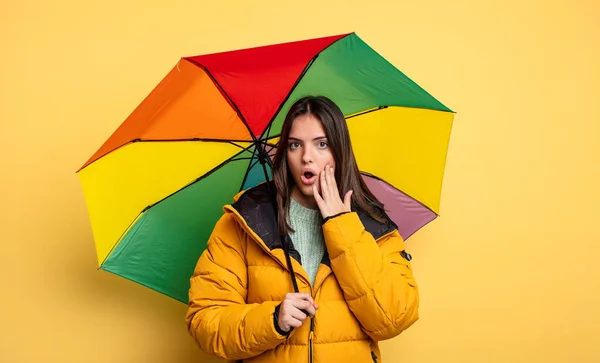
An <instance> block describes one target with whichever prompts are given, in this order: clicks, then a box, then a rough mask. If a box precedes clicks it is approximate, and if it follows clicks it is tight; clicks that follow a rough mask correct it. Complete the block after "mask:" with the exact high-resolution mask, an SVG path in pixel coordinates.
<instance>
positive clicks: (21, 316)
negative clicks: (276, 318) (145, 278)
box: [0, 0, 600, 363]
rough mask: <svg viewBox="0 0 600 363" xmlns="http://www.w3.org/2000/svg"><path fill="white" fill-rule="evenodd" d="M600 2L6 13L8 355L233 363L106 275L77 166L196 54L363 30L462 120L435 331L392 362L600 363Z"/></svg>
mask: <svg viewBox="0 0 600 363" xmlns="http://www.w3.org/2000/svg"><path fill="white" fill-rule="evenodd" d="M599 19H600V5H598V3H597V2H593V1H567V0H564V1H554V0H550V1H541V0H538V1H525V2H521V0H509V1H493V2H487V1H476V0H472V1H462V0H456V1H427V0H424V1H391V0H390V1H389V2H386V1H379V0H369V1H331V0H330V1H327V0H318V1H313V0H306V1H288V0H278V1H235V2H233V1H226V0H223V1H210V2H207V1H189V0H182V1H162V2H161V1H155V0H146V1H139V0H129V1H126V0H125V1H124V0H120V1H115V0H105V1H100V2H97V1H94V2H87V1H74V0H72V1H67V0H58V1H56V2H54V1H31V0H25V1H20V2H17V1H3V2H2V4H1V5H0V20H1V21H0V39H1V47H0V52H1V53H0V55H1V57H0V106H1V107H0V121H1V129H0V135H1V138H0V161H1V164H0V170H1V171H2V175H1V178H0V187H1V190H2V199H1V202H0V203H1V216H0V223H1V232H0V236H1V242H2V246H1V247H2V248H1V252H0V256H1V257H0V258H1V260H0V268H1V273H0V282H1V284H0V291H1V300H0V304H1V305H0V306H1V308H0V326H1V328H0V362H6V363H17V362H19V363H20V362H36V361H43V362H125V363H129V362H131V363H134V362H135V363H137V362H148V363H159V362H160V363H162V362H208V361H210V362H214V360H209V359H208V358H207V357H206V356H204V355H202V354H201V353H200V352H199V351H198V350H197V349H196V347H195V346H194V344H193V343H192V341H191V339H190V338H189V337H188V335H187V332H186V330H185V326H184V324H183V316H184V313H185V309H186V307H185V305H183V304H181V303H178V302H176V301H174V300H171V299H169V298H167V297H165V296H162V295H160V294H158V293H155V292H153V291H150V290H148V289H145V288H143V287H141V286H139V285H136V284H134V283H131V282H129V281H126V280H124V279H122V278H119V277H117V276H114V275H111V274H109V273H106V272H102V271H97V270H96V259H95V250H94V246H93V240H92V234H91V230H90V225H89V220H88V216H87V212H86V208H85V202H84V199H83V194H82V191H81V189H80V185H79V181H78V178H77V175H76V174H75V171H76V170H77V168H79V167H80V166H81V165H82V164H83V163H84V162H85V161H86V160H87V158H88V157H89V156H90V155H91V154H92V153H93V152H94V151H96V149H97V148H98V147H99V146H100V145H101V143H102V142H103V141H104V140H105V139H106V138H107V137H108V136H109V135H110V134H111V133H112V132H113V130H114V129H115V128H116V127H117V126H118V125H119V124H120V123H121V122H122V121H123V120H124V119H125V118H126V117H127V115H128V114H129V113H130V112H131V111H132V110H133V109H134V108H135V107H136V106H137V104H138V103H139V102H140V101H141V100H142V99H143V98H144V97H145V95H146V94H148V92H150V91H151V90H152V88H153V87H154V86H155V85H156V84H157V83H158V82H159V81H160V80H161V79H162V77H163V76H164V75H165V74H166V73H167V72H168V71H169V70H170V69H171V67H172V66H173V65H175V64H176V62H177V60H178V59H179V57H181V56H187V55H194V54H201V53H209V52H215V51H222V50H228V49H234V48H243V47H250V46H257V45H263V44H270V43H276V42H283V41H291V40H297V39H304V38H311V37H319V36H325V35H332V34H337V33H343V32H350V31H356V32H357V33H358V35H359V36H360V37H361V38H363V39H364V40H365V41H366V42H368V43H369V44H370V45H371V46H372V47H374V48H375V49H376V50H378V51H379V52H380V53H381V54H382V55H383V56H385V57H386V58H387V59H388V60H390V61H391V62H392V63H393V64H395V65H396V66H397V67H398V68H399V69H401V70H402V71H404V72H405V73H407V74H408V75H409V76H410V77H411V78H412V79H414V80H415V81H416V82H418V83H419V84H420V85H422V86H423V87H424V88H425V89H427V90H428V91H429V92H431V93H432V94H433V95H435V96H436V97H438V98H439V99H440V100H441V101H442V102H444V103H445V104H447V105H449V106H450V107H451V108H452V109H454V110H456V111H457V115H456V119H455V124H454V128H453V131H452V139H451V143H450V149H449V155H448V162H447V172H446V176H445V179H444V189H443V196H442V205H441V218H440V219H438V220H436V221H435V222H433V223H432V224H430V225H429V226H427V227H426V228H425V229H423V230H422V231H420V232H419V233H417V234H416V235H415V236H413V237H412V238H411V239H410V240H409V244H408V246H409V249H410V252H411V253H412V254H413V256H414V260H413V262H414V269H415V273H416V277H417V278H418V282H419V284H420V287H421V294H422V307H421V319H420V321H419V322H418V323H417V324H416V325H414V326H413V327H412V328H411V329H409V330H408V331H406V332H405V334H403V335H401V336H400V337H398V338H396V339H393V340H391V341H387V342H384V343H382V349H383V354H384V359H385V360H384V361H385V362H405V363H409V362H410V363H417V362H419V363H421V362H423V363H425V362H427V363H433V362H436V363H437V362H446V363H449V362H461V363H466V362H497V363H506V362H524V363H525V362H540V363H541V362H544V363H550V362H590V363H591V362H599V361H600V267H598V266H597V265H596V263H597V260H598V258H599V257H600V247H599V246H600V237H599V236H598V229H597V228H596V227H595V224H596V223H598V222H599V221H598V219H599V218H598V217H599V212H598V208H599V206H600V192H599V191H598V188H599V187H600V174H599V169H600V162H599V158H600V146H598V145H599V144H598V141H597V140H596V139H597V138H598V135H599V133H600V126H599V124H600V117H599V116H598V112H599V107H598V104H599V102H600V71H599V69H600V67H599V66H598V65H599V64H600V41H599V40H598V39H600V21H599Z"/></svg>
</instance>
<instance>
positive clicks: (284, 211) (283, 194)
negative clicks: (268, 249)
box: [273, 96, 384, 235]
mask: <svg viewBox="0 0 600 363" xmlns="http://www.w3.org/2000/svg"><path fill="white" fill-rule="evenodd" d="M302 115H312V116H314V117H316V118H317V119H318V120H319V121H321V124H323V128H324V129H325V134H326V136H327V140H328V142H329V147H330V148H331V151H332V154H333V158H334V160H335V164H336V165H338V167H337V168H335V179H336V182H337V185H338V188H339V191H340V198H343V197H344V196H345V195H346V193H347V192H348V191H349V190H352V210H356V209H357V208H358V209H361V210H363V211H364V212H366V213H367V214H369V215H370V216H371V217H372V218H374V219H375V220H377V221H380V222H383V221H384V218H383V217H382V213H383V205H382V204H381V203H380V202H379V201H378V200H377V198H375V196H374V195H373V194H372V193H371V191H370V190H369V188H368V187H367V185H366V184H365V182H364V181H363V179H362V177H361V175H360V172H359V169H358V166H357V164H356V159H355V157H354V151H353V150H352V143H351V141H350V133H349V132H348V125H347V124H346V119H345V117H344V114H343V113H342V111H341V110H340V108H339V107H338V106H337V105H336V104H335V103H334V102H333V101H332V100H330V99H329V98H327V97H324V96H307V97H303V98H301V99H299V100H297V101H296V102H295V103H294V104H293V105H292V106H291V107H290V110H289V111H288V113H287V115H286V118H285V120H284V122H283V126H282V130H281V135H280V139H279V143H278V147H277V151H276V154H275V157H274V160H273V181H274V184H275V189H276V194H277V214H278V216H277V219H278V227H279V233H281V235H286V234H288V233H290V232H291V231H293V230H292V228H291V226H290V225H289V224H288V219H287V215H288V213H289V207H290V197H291V193H292V188H293V186H294V183H295V182H294V178H293V177H292V175H291V173H290V169H289V166H288V162H287V150H288V148H287V147H286V145H287V144H288V139H289V135H290V130H291V128H292V123H293V122H294V120H295V119H296V118H297V117H299V116H302Z"/></svg>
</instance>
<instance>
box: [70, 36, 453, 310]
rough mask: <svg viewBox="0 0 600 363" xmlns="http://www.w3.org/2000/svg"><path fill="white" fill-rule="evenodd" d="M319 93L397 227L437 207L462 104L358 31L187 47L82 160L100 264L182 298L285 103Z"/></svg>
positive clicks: (264, 174) (260, 176) (272, 139)
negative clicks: (434, 90)
mask: <svg viewBox="0 0 600 363" xmlns="http://www.w3.org/2000/svg"><path fill="white" fill-rule="evenodd" d="M317 94H319V95H325V96H327V97H329V98H331V99H332V100H333V101H334V102H336V103H337V104H338V105H339V106H340V108H341V109H342V111H343V112H344V114H345V115H346V116H347V119H348V125H349V129H350V133H351V138H352V143H353V146H354V149H355V153H356V157H357V161H358V165H359V168H360V170H361V172H362V173H363V177H364V179H365V180H366V182H367V184H368V186H369V187H370V188H371V190H372V191H373V193H374V194H375V195H376V196H377V197H378V198H379V199H380V200H381V201H382V202H383V203H384V204H385V206H386V208H387V209H388V211H389V214H390V216H391V217H392V219H393V220H394V221H395V223H396V224H397V225H398V226H399V231H400V233H401V235H402V236H403V237H404V238H405V239H406V238H408V237H409V236H410V235H412V234H413V233H414V232H415V231H417V230H419V229H420V228H421V227H423V226H424V225H425V224H427V223H429V222H430V221H432V220H433V219H434V218H435V217H437V215H438V210H439V204H440V194H441V185H442V178H443V174H444V167H445V162H446V153H447V148H448V141H449V137H450V131H451V127H452V122H453V115H454V114H453V112H452V111H451V110H450V109H448V108H447V107H446V106H444V105H443V104H442V103H440V102H439V101H438V100H436V99H435V98H434V97H432V96H431V95H430V94H429V93H427V92H426V91H425V90H424V89H422V88H421V87H419V86H418V85H417V84H416V83H415V82H413V81H412V80H410V79H409V78H408V77H407V76H406V75H404V74H403V73H402V72H401V71H399V70H398V69H396V68H395V67H394V66H393V65H392V64H390V63H389V62H388V61H386V60H385V59H384V58H383V57H382V56H380V55H379V54H378V53H377V52H375V51H374V50H373V49H372V48H370V47H369V46H368V45H367V44H366V43H365V42H363V41H362V40H361V39H360V38H359V37H358V36H357V35H356V34H355V33H349V34H342V35H336V36H329V37H323V38H316V39H308V40H301V41H295V42H288V43H282V44H275V45H268V46H261V47H256V48H249V49H242V50H234V51H229V52H222V53H214V54H208V55H201V56H193V57H184V58H182V59H180V60H179V62H178V63H177V64H176V65H175V66H174V67H173V68H172V70H171V71H170V72H169V73H168V74H167V76H166V77H165V78H164V79H163V80H162V81H161V82H160V83H159V84H158V85H157V86H156V88H155V89H154V90H153V91H152V92H151V93H150V94H149V95H148V96H147V97H146V98H145V99H144V100H143V102H142V103H141V104H140V105H139V106H138V107H137V108H136V109H135V110H134V111H133V112H132V114H131V115H130V116H129V117H128V118H127V119H126V120H125V121H124V122H123V124H122V125H121V126H120V127H119V128H118V129H117V130H116V131H115V132H114V133H113V134H112V135H111V136H110V138H109V139H108V140H107V141H106V142H105V143H104V144H103V145H102V146H101V147H100V148H99V149H98V151H97V152H96V153H95V154H94V155H93V156H92V157H91V158H90V159H89V160H88V161H87V162H86V163H85V164H84V165H83V166H82V167H81V168H80V169H79V170H78V174H79V177H80V180H81V183H82V187H83V191H84V195H85V199H86V203H87V207H88V211H89V217H90V221H91V227H92V230H93V236H94V241H95V245H96V251H97V258H98V264H99V266H100V268H101V269H103V270H106V271H109V272H112V273H115V274H117V275H120V276H122V277H124V278H127V279H130V280H133V281H135V282H137V283H140V284H142V285H145V286H147V287H149V288H152V289H154V290H157V291H159V292H161V293H164V294H166V295H168V296H171V297H173V298H175V299H177V300H180V301H182V302H187V292H188V288H189V277H190V276H191V274H192V272H193V269H194V266H195V263H196V261H197V259H198V258H199V256H200V254H201V253H202V251H203V250H204V249H205V248H206V242H207V240H208V237H209V235H210V233H211V231H212V228H213V226H214V224H215V222H216V221H217V220H218V218H219V217H220V216H221V214H222V213H223V210H222V207H223V205H224V204H226V203H229V202H231V199H232V197H233V196H234V195H235V194H236V193H238V192H239V191H241V190H243V189H247V188H250V187H252V186H255V185H257V184H259V183H261V182H264V181H265V180H266V178H270V177H271V174H270V168H269V164H270V158H269V155H272V154H273V151H274V148H275V147H276V146H277V140H278V136H279V132H280V129H281V126H282V122H283V119H284V117H285V114H286V112H287V111H288V109H289V107H290V105H291V104H292V103H293V102H294V101H295V100H297V99H298V98H300V97H302V96H304V95H317Z"/></svg>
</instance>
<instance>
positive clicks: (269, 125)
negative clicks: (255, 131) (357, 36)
mask: <svg viewBox="0 0 600 363" xmlns="http://www.w3.org/2000/svg"><path fill="white" fill-rule="evenodd" d="M350 35H352V33H351V34H347V35H345V36H343V37H341V38H340V39H338V40H336V41H335V42H333V43H331V44H329V45H328V46H326V47H325V48H323V49H321V50H320V51H319V53H317V54H316V55H315V56H314V57H312V59H311V60H310V61H309V62H308V63H307V65H306V67H304V70H303V71H302V73H300V75H299V76H298V78H297V79H296V82H294V85H293V86H292V88H290V91H289V92H288V94H287V95H286V96H285V98H284V99H283V101H281V103H280V104H279V107H278V108H277V111H275V113H274V114H273V117H271V120H270V121H269V124H268V126H267V127H266V128H265V131H263V134H262V135H261V139H262V138H266V139H268V138H269V134H270V132H271V126H272V125H273V121H275V118H277V115H278V114H279V112H281V110H282V109H283V106H284V105H285V103H286V102H287V101H288V99H289V98H290V97H291V96H292V93H294V90H295V89H296V87H297V86H298V84H299V83H300V81H302V78H304V75H305V74H306V72H308V70H309V69H310V67H311V66H312V65H313V63H314V62H315V60H316V59H317V58H318V57H319V55H320V54H321V53H322V52H324V51H326V50H327V49H329V47H331V46H332V45H334V44H336V43H338V42H339V41H341V40H342V39H345V38H346V37H348V36H350ZM265 135H266V137H265Z"/></svg>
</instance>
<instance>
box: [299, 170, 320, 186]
mask: <svg viewBox="0 0 600 363" xmlns="http://www.w3.org/2000/svg"><path fill="white" fill-rule="evenodd" d="M316 180H317V174H315V173H313V172H312V171H305V172H304V173H302V183H304V184H309V185H310V184H313V183H314V182H315V181H316Z"/></svg>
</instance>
